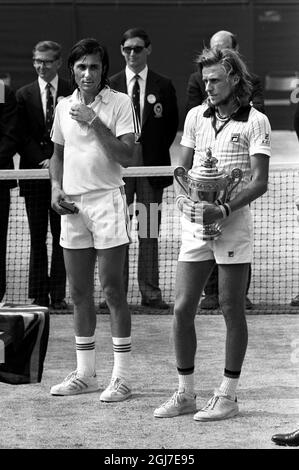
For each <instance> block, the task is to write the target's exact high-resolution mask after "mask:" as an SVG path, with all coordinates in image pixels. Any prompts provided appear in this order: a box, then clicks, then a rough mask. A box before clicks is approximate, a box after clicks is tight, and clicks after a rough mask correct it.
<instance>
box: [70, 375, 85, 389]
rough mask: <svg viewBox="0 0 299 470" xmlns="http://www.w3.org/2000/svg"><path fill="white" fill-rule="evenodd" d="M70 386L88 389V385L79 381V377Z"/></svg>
mask: <svg viewBox="0 0 299 470" xmlns="http://www.w3.org/2000/svg"><path fill="white" fill-rule="evenodd" d="M70 385H74V386H75V387H77V388H81V389H82V387H83V388H88V385H87V384H86V383H85V382H83V380H81V379H79V378H78V377H77V378H76V379H75V380H74V381H73V382H72V383H71V384H70Z"/></svg>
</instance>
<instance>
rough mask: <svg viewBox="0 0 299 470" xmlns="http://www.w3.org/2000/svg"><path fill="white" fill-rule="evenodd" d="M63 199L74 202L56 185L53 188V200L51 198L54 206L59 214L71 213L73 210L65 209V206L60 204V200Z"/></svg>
mask: <svg viewBox="0 0 299 470" xmlns="http://www.w3.org/2000/svg"><path fill="white" fill-rule="evenodd" d="M62 200H65V201H68V202H72V201H71V200H70V198H69V197H68V196H67V195H66V194H65V192H64V191H63V190H62V189H60V188H57V187H54V188H53V189H52V200H51V205H52V208H53V209H54V211H56V212H57V214H59V215H66V214H70V213H71V212H70V211H69V210H67V209H64V208H63V207H61V206H60V205H59V203H60V201H62Z"/></svg>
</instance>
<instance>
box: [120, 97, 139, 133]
mask: <svg viewBox="0 0 299 470" xmlns="http://www.w3.org/2000/svg"><path fill="white" fill-rule="evenodd" d="M133 116H134V114H133V106H132V102H131V99H130V97H129V96H128V95H125V94H122V97H121V99H120V100H119V103H118V106H117V113H116V121H115V135H116V137H120V136H121V135H124V134H131V133H134V132H135V131H136V129H135V127H134V117H133Z"/></svg>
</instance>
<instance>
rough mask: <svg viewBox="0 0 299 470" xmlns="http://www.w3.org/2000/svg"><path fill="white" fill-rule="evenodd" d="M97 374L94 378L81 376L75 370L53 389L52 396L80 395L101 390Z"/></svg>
mask: <svg viewBox="0 0 299 470" xmlns="http://www.w3.org/2000/svg"><path fill="white" fill-rule="evenodd" d="M99 388H100V387H99V384H98V381H97V376H96V374H95V375H94V376H86V375H79V374H78V372H77V371H76V370H75V371H73V372H71V373H70V374H69V375H68V376H67V377H66V378H65V379H64V380H63V381H62V382H61V383H60V384H58V385H54V386H53V387H52V388H51V391H50V393H51V395H62V396H65V395H79V394H80V393H91V392H96V391H97V390H99Z"/></svg>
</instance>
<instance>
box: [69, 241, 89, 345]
mask: <svg viewBox="0 0 299 470" xmlns="http://www.w3.org/2000/svg"><path fill="white" fill-rule="evenodd" d="M63 252H64V261H65V267H66V272H67V276H68V280H69V286H70V293H71V297H72V300H73V303H74V327H75V335H76V336H92V335H93V334H94V332H95V328H96V312H95V306H94V299H93V292H94V268H95V260H96V251H95V250H94V249H93V248H86V249H81V250H78V249H76V250H69V249H66V248H64V250H63Z"/></svg>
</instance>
